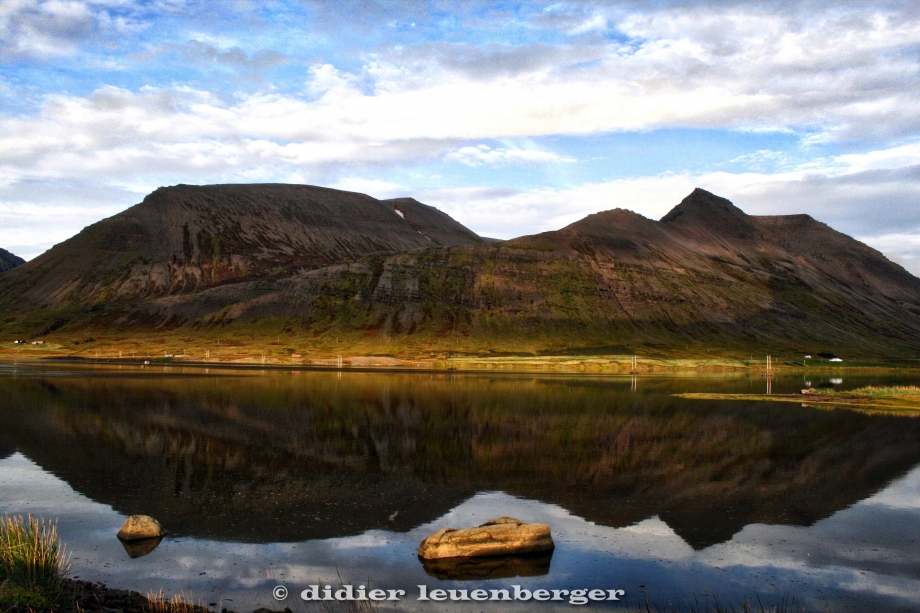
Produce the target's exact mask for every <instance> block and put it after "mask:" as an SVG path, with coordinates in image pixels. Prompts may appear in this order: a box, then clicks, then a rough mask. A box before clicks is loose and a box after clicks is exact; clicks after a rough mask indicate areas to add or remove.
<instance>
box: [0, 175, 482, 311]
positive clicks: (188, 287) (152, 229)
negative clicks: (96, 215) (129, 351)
mask: <svg viewBox="0 0 920 613" xmlns="http://www.w3.org/2000/svg"><path fill="white" fill-rule="evenodd" d="M484 243H485V241H484V240H483V239H481V238H480V237H478V236H477V235H476V234H475V233H473V232H471V231H470V230H469V229H467V228H465V227H463V226H462V225H461V224H459V223H457V222H456V221H454V220H453V219H451V218H450V217H449V216H448V215H446V214H444V213H442V212H440V211H438V210H437V209H435V208H433V207H430V206H426V205H424V204H422V203H420V202H417V201H415V200H413V199H411V198H403V199H399V200H390V201H380V200H376V199H374V198H371V197H370V196H366V195H364V194H356V193H352V192H344V191H340V190H334V189H327V188H322V187H313V186H308V185H274V184H269V185H210V186H192V185H177V186H174V187H163V188H160V189H158V190H156V191H155V192H153V193H152V194H150V195H149V196H147V197H146V198H144V201H143V202H141V203H140V204H138V205H135V206H133V207H131V208H129V209H127V210H126V211H124V212H122V213H119V214H118V215H115V216H113V217H110V218H108V219H104V220H102V221H100V222H98V223H95V224H93V225H91V226H89V227H87V228H85V229H84V230H83V231H82V232H80V233H79V234H77V235H76V236H74V237H73V238H70V239H68V240H66V241H64V242H63V243H61V244H59V245H56V246H55V247H54V248H52V249H50V250H49V251H48V252H46V253H44V254H42V255H41V256H39V257H37V258H35V259H34V260H32V261H31V262H29V263H28V264H27V265H26V266H25V267H23V268H22V269H21V270H17V271H16V273H14V274H13V275H9V276H7V277H4V279H3V283H2V284H0V296H5V297H7V299H6V300H3V299H0V300H3V303H5V304H6V305H7V306H26V305H28V306H32V307H34V306H43V307H54V306H60V305H68V304H101V303H102V304H107V303H110V302H112V301H132V300H144V299H150V298H152V297H156V296H163V295H169V294H176V293H191V292H199V291H201V290H204V289H206V288H208V287H212V286H215V285H221V284H225V283H228V282H231V281H240V280H244V279H253V280H254V279H259V280H264V279H271V278H276V277H278V276H279V275H284V274H288V275H289V274H291V272H293V271H295V270H299V269H316V268H322V267H325V266H329V265H331V264H336V263H339V262H345V261H351V260H355V259H358V258H361V257H363V256H366V255H369V254H372V253H384V252H397V251H408V250H412V249H420V248H424V247H430V246H445V245H447V246H450V245H476V244H484Z"/></svg>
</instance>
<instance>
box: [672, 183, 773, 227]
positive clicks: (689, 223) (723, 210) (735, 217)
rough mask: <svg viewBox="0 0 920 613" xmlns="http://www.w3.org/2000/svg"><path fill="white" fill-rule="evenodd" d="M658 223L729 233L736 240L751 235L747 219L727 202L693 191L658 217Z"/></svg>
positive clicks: (750, 224)
mask: <svg viewBox="0 0 920 613" xmlns="http://www.w3.org/2000/svg"><path fill="white" fill-rule="evenodd" d="M661 223H665V224H674V225H675V227H678V228H687V229H690V228H693V229H697V230H705V231H708V232H710V233H712V234H729V235H732V236H735V237H737V238H750V237H752V236H754V234H755V232H756V228H755V226H754V224H753V223H752V222H751V218H750V217H749V216H748V215H747V213H745V212H744V211H742V210H741V209H739V208H738V207H736V206H735V205H734V204H732V202H731V201H730V200H727V199H725V198H721V197H719V196H716V195H715V194H713V193H710V192H707V191H706V190H704V189H700V188H698V187H697V188H696V189H694V190H693V191H692V192H691V193H690V195H689V196H687V197H686V198H684V199H683V200H681V202H680V204H678V205H677V206H675V207H674V208H673V209H671V210H670V211H669V212H668V214H667V215H665V216H664V217H662V218H661Z"/></svg>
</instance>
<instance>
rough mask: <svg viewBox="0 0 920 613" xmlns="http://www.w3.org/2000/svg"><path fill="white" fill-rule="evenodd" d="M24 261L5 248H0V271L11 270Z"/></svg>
mask: <svg viewBox="0 0 920 613" xmlns="http://www.w3.org/2000/svg"><path fill="white" fill-rule="evenodd" d="M25 263H26V261H25V260H24V259H22V258H21V257H19V256H18V255H14V254H12V253H10V252H9V251H7V250H6V249H2V248H0V272H6V271H8V270H12V269H14V268H16V267H17V266H22V265H23V264H25Z"/></svg>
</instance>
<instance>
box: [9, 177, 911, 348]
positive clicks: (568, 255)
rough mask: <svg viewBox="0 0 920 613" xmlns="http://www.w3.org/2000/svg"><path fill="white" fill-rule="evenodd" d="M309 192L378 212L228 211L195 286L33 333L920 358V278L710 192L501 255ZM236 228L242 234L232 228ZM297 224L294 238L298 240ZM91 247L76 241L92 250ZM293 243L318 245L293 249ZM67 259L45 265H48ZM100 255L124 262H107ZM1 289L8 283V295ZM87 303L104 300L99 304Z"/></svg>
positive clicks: (607, 216) (819, 228)
mask: <svg viewBox="0 0 920 613" xmlns="http://www.w3.org/2000/svg"><path fill="white" fill-rule="evenodd" d="M288 187H289V186H281V187H278V189H279V190H282V188H284V189H287V188H288ZM182 189H190V188H182ZM194 189H200V190H201V193H221V191H220V190H225V189H227V190H231V191H233V190H240V188H239V187H238V186H233V187H212V188H194ZM262 189H265V187H264V186H263V187H262ZM272 189H275V188H274V187H272ZM298 189H304V190H306V193H309V194H332V195H335V197H336V198H338V199H339V200H338V201H341V202H342V203H344V204H343V207H342V209H341V210H348V211H350V212H353V211H356V210H360V211H363V212H364V216H363V217H360V218H359V219H360V223H347V222H348V220H349V218H348V217H347V216H344V215H343V218H339V217H335V216H333V215H330V214H329V213H323V214H322V215H316V216H314V217H308V216H306V215H304V217H303V218H302V220H301V221H302V223H303V226H304V228H300V226H299V225H297V224H292V223H287V224H286V226H285V225H284V224H280V222H278V221H277V220H279V219H282V218H283V217H284V216H283V215H281V214H278V213H272V214H270V215H264V216H262V217H264V218H265V220H264V221H263V220H262V218H259V220H258V222H259V223H258V224H256V221H257V220H256V216H255V214H254V213H252V212H247V213H246V216H245V218H244V219H245V222H246V224H248V225H246V226H245V231H243V230H241V229H239V227H238V226H237V225H234V224H235V223H237V222H236V220H237V219H238V217H233V216H232V215H231V214H230V213H229V212H226V213H225V215H223V214H222V215H220V216H217V219H218V220H219V221H220V224H222V225H220V224H218V223H217V222H209V223H210V224H211V225H209V226H208V229H207V231H206V232H208V233H212V232H224V233H223V234H219V236H220V239H219V240H220V245H221V253H222V254H225V253H230V252H231V250H232V253H233V255H232V256H228V257H227V258H224V259H221V260H219V261H220V262H223V263H224V264H222V265H220V266H217V267H216V268H215V267H213V266H211V267H209V265H210V262H212V261H213V260H208V259H207V257H205V255H203V254H205V253H207V249H202V248H201V245H202V244H203V242H204V239H202V238H196V240H197V241H198V242H197V243H196V242H195V241H191V243H190V244H191V245H192V247H191V248H190V249H189V250H187V252H188V253H189V254H190V255H188V256H185V255H184V254H185V252H182V253H183V257H185V258H186V259H185V260H181V262H178V263H175V264H171V266H172V267H173V269H181V270H191V271H192V272H191V273H185V277H183V276H182V275H179V274H173V273H171V274H172V276H168V279H170V280H181V279H186V281H185V284H184V285H182V284H178V285H177V284H176V283H173V285H167V284H166V283H165V282H164V283H163V284H161V285H160V286H157V287H158V288H159V290H158V291H151V290H149V289H147V290H146V291H147V293H146V294H145V293H144V291H142V290H141V289H137V285H132V284H131V283H126V282H122V284H121V285H120V286H118V288H119V289H118V293H117V295H118V296H121V297H123V298H124V300H123V301H122V302H120V303H116V304H113V305H108V306H105V307H99V309H98V311H97V312H93V313H91V314H89V315H87V313H86V312H84V313H83V314H81V315H78V316H75V315H73V314H68V313H63V312H56V311H54V310H52V309H46V310H45V311H42V313H45V315H43V316H42V318H43V320H41V321H40V319H41V318H39V319H34V320H33V321H34V322H35V323H34V324H29V325H32V326H33V327H34V328H35V330H34V331H32V333H33V334H37V333H40V332H41V331H42V330H46V329H47V328H46V326H48V321H47V320H48V319H50V318H51V317H55V320H54V322H55V323H54V326H56V327H57V326H62V325H63V326H68V325H69V326H73V327H79V326H83V325H86V324H87V323H94V322H96V323H98V322H114V323H115V324H116V325H117V327H119V328H122V329H132V328H133V329H140V330H150V329H151V328H157V327H163V326H167V327H173V326H179V325H190V326H193V327H196V328H197V327H202V326H204V327H207V326H214V325H218V324H219V325H221V326H226V325H237V326H246V325H250V324H252V323H256V322H259V321H265V320H268V319H271V320H272V321H276V322H279V321H280V322H283V323H281V328H283V329H284V330H286V331H287V332H288V333H292V334H298V333H302V334H304V335H305V336H307V337H310V338H314V339H318V340H317V342H321V339H323V338H326V337H327V336H329V335H331V336H332V338H334V339H337V342H338V341H341V340H342V339H345V340H344V342H355V343H357V342H358V341H359V340H360V342H361V343H363V344H362V345H361V346H362V347H363V349H361V350H363V351H367V350H368V348H367V347H369V346H370V345H368V343H372V342H373V339H379V340H380V341H381V342H385V343H387V344H388V346H389V349H388V350H387V351H394V350H396V351H400V345H399V343H403V346H405V347H410V346H418V345H419V343H421V344H422V345H424V347H425V348H426V350H427V348H432V349H434V348H451V349H457V348H458V344H459V343H460V340H461V339H464V344H465V346H466V347H468V348H479V349H481V350H488V348H490V347H493V346H499V347H506V346H507V347H508V349H511V348H512V347H516V346H518V343H524V342H526V343H528V344H529V346H530V347H531V349H532V350H537V351H545V352H555V351H560V350H563V351H565V350H575V349H578V348H580V349H581V350H585V351H590V350H591V348H596V349H597V350H602V349H603V348H604V347H612V346H622V345H624V344H630V345H637V344H642V345H645V346H647V348H649V349H652V348H658V349H661V350H668V349H675V348H680V349H685V348H689V347H691V346H707V347H719V346H721V347H727V348H734V349H741V350H743V351H746V350H747V349H752V350H754V349H755V348H757V349H756V350H757V351H760V349H759V348H768V347H770V348H772V349H771V350H786V349H788V350H790V351H793V352H795V353H798V352H799V351H805V352H809V353H811V352H816V351H817V350H819V349H831V350H838V351H844V350H846V351H849V352H850V353H851V354H856V353H858V354H859V355H861V356H900V357H912V358H913V357H916V355H917V351H918V350H920V279H917V278H916V277H913V276H912V275H910V274H909V273H907V272H906V271H905V270H904V269H903V268H901V267H900V266H898V265H897V264H894V263H892V262H890V261H889V260H888V259H886V258H885V257H884V256H883V255H882V254H881V253H879V252H877V251H875V250H874V249H871V248H869V247H867V246H866V245H864V244H862V243H860V242H858V241H856V240H854V239H852V238H850V237H848V236H846V235H844V234H841V233H839V232H836V231H834V230H833V229H831V228H829V227H828V226H826V225H825V224H822V223H819V222H817V221H815V220H813V219H811V218H810V217H808V216H807V215H794V216H784V217H756V216H750V215H747V214H745V213H744V212H743V211H741V210H740V209H738V208H737V207H735V206H734V205H733V204H732V203H731V202H729V201H728V200H725V199H723V198H719V197H717V196H714V195H713V194H710V193H708V192H706V191H703V190H696V191H694V192H693V193H692V194H690V195H689V196H688V197H687V198H685V199H684V200H683V201H682V202H681V203H680V204H679V205H677V206H676V207H675V208H674V209H673V210H672V211H671V212H670V213H668V214H667V215H665V216H664V217H663V218H662V220H661V221H654V220H650V219H646V218H644V217H642V216H640V215H637V214H636V213H632V212H630V211H624V210H620V209H616V210H612V211H604V212H601V213H597V214H594V215H589V216H588V217H586V218H585V219H582V220H580V221H578V222H576V223H573V224H571V225H569V226H567V227H565V228H563V229H561V230H558V231H555V232H546V233H543V234H538V235H534V236H525V237H521V238H517V239H514V240H510V241H506V242H503V243H500V244H497V245H496V244H482V242H484V240H485V239H478V237H476V236H475V235H472V234H471V233H468V232H469V231H468V230H466V229H465V228H463V227H462V226H460V225H459V224H456V222H454V221H453V220H451V219H450V218H448V217H447V216H446V215H443V214H442V213H440V212H438V211H436V210H434V209H432V208H431V207H426V206H425V205H421V204H419V203H417V202H415V201H413V200H411V199H400V200H392V201H376V200H373V199H370V198H368V197H366V196H360V195H358V194H344V193H343V192H334V191H332V190H320V189H319V188H295V187H291V190H292V191H295V192H296V191H297V190H298ZM161 191H168V190H161ZM157 193H159V192H157ZM196 193H197V192H196ZM234 193H237V192H234ZM154 195H156V194H154ZM311 197H313V198H316V199H318V198H319V197H318V196H312V195H311ZM151 198H153V196H151ZM145 202H146V201H145ZM345 204H347V206H345ZM142 206H143V205H142ZM277 207H278V208H277V210H287V209H285V208H284V205H281V204H279V205H277ZM348 207H351V208H348ZM375 207H376V208H375ZM136 208H140V207H136ZM180 208H181V207H180ZM238 208H239V207H233V208H228V209H222V211H231V210H232V211H236V210H237V209H238ZM316 208H317V209H318V208H319V207H316ZM397 209H398V210H399V212H400V213H401V214H399V215H398V214H396V213H395V211H396V210H397ZM311 210H313V209H311ZM368 211H370V212H368ZM128 212H130V211H128ZM128 212H126V213H128ZM233 214H234V215H237V213H236V212H234V213H233ZM167 217H168V218H169V219H173V218H174V217H175V216H167ZM203 218H204V216H203V215H198V216H197V217H195V219H203ZM113 219H115V218H113ZM273 220H274V221H273ZM314 220H316V221H314ZM109 221H110V220H109ZM269 221H272V223H274V224H276V225H271V226H270V229H271V232H272V234H271V236H283V237H284V240H281V239H277V240H268V239H267V238H265V237H267V236H269V230H268V228H269V226H268V224H269ZM104 223H105V222H103V225H104ZM279 224H280V225H279ZM148 225H152V226H155V227H161V226H162V227H170V228H173V232H174V234H175V235H176V236H182V233H183V232H184V222H182V223H178V222H174V223H172V224H171V225H170V224H160V225H159V226H157V225H156V224H153V223H151V224H148ZM282 226H284V227H282ZM189 227H190V230H189V232H188V235H189V236H191V237H200V236H205V234H202V230H200V229H198V226H194V227H192V226H191V224H190V225H189ZM226 227H230V228H237V229H235V230H233V231H225V230H221V229H220V228H226ZM212 228H213V229H212ZM253 228H259V232H256V231H255V230H254V229H253ZM290 228H297V230H296V234H295V233H294V231H293V230H291V229H290ZM320 228H322V230H321V229H320ZM372 228H376V231H372V230H371V229H372ZM193 230H194V231H193ZM208 236H211V234H208ZM253 236H256V237H262V238H261V240H258V241H256V240H255V239H253V238H252V237H253ZM77 238H80V237H76V238H75V239H72V241H74V242H75V243H79V242H80V241H77V240H76V239H77ZM477 239H478V240H479V241H480V243H479V244H474V242H475V241H476V240H477ZM81 240H82V239H81ZM121 240H125V239H124V238H122V239H121ZM144 240H145V241H147V243H149V242H150V240H149V239H146V238H145V239H144ZM295 240H299V241H302V242H301V243H298V244H302V245H304V246H303V247H302V248H297V249H294V248H291V247H289V245H290V242H293V241H295ZM288 241H290V242H288ZM85 242H86V241H84V244H85ZM137 243H138V244H147V243H145V242H144V241H137ZM433 243H436V245H433ZM464 243H466V244H464ZM195 245H197V247H195ZM224 245H233V247H227V248H225V247H224ZM317 245H322V246H324V248H326V247H328V250H327V251H323V250H322V249H321V248H320V247H317ZM401 245H404V246H401ZM333 247H334V248H333ZM57 249H58V248H55V250H57ZM124 249H127V246H125V247H124ZM144 249H147V247H145V248H144ZM172 249H173V252H175V249H176V248H175V247H172ZM55 250H52V252H49V254H46V255H48V256H49V257H48V258H47V259H46V260H45V261H46V262H49V263H50V261H51V255H52V254H54V252H55ZM362 250H363V251H362ZM60 251H61V252H62V253H64V252H65V251H64V250H63V249H62V250H60ZM136 251H139V252H141V253H146V251H143V249H137V250H136ZM395 251H399V252H398V253H394V252H395ZM166 252H168V251H166ZM87 253H94V254H95V255H94V256H93V257H96V258H98V259H99V260H100V261H105V259H106V257H108V258H109V259H111V256H108V255H106V254H108V253H110V252H108V251H100V250H97V251H91V250H88V251H87ZM242 253H245V254H246V255H238V254H242ZM55 257H58V259H60V257H61V256H59V255H55ZM81 257H83V258H84V261H85V260H86V258H87V257H88V256H87V255H85V254H84V255H83V256H81ZM142 257H150V256H142ZM159 257H162V256H159ZM222 257H223V256H222ZM43 258H45V256H42V258H39V260H42V259H43ZM234 258H243V259H244V263H245V265H243V264H240V265H237V266H236V267H234V266H233V265H232V264H233V262H234V261H236V260H234ZM55 261H57V260H55ZM188 262H191V263H192V264H189V263H188ZM227 262H229V264H227ZM39 264H43V262H39V261H38V260H36V261H35V262H30V263H29V264H28V265H26V266H23V267H22V268H21V269H19V270H17V271H15V272H14V273H10V276H11V277H14V276H16V278H17V279H25V280H27V281H28V282H29V283H30V285H29V286H28V287H29V288H30V289H29V291H30V292H32V293H33V294H34V298H33V299H34V300H36V301H39V303H40V304H50V303H51V302H52V301H53V300H54V299H56V296H57V294H55V295H52V296H50V297H49V295H48V294H47V293H45V294H42V293H41V292H42V290H43V287H44V286H43V285H42V283H43V282H41V277H40V276H39V273H41V274H48V275H49V276H50V275H51V274H52V272H54V271H49V272H48V273H44V272H42V270H41V268H40V266H39ZM66 264H67V263H66V262H64V263H62V264H61V266H62V267H66ZM132 266H140V265H138V264H132ZM144 266H146V268H143V267H142V268H140V269H139V270H141V273H142V274H136V275H134V276H133V277H129V279H130V278H135V277H137V278H142V279H145V278H148V277H150V276H151V275H152V272H149V271H150V270H152V269H153V268H154V267H153V265H150V264H144ZM183 266H184V267H185V268H182V267H183ZM110 268H111V266H110ZM84 269H85V265H84ZM131 270H135V269H134V268H132V269H131ZM215 270H216V271H217V273H215V272H214V271H215ZM292 271H293V272H292ZM56 274H59V275H60V276H61V277H63V278H65V279H78V280H74V281H72V285H63V284H62V283H61V282H58V284H57V285H56V286H53V287H63V288H65V289H67V290H68V291H70V295H71V296H75V295H76V296H78V295H80V293H79V292H80V291H89V290H90V289H91V288H92V286H91V283H90V281H88V280H87V278H86V277H75V274H76V273H74V272H67V274H60V273H56ZM234 274H235V275H236V276H235V277H234V276H233V275H234ZM17 275H18V276H17ZM144 275H147V276H146V277H145V276H144ZM36 277H38V279H39V280H38V281H36V280H35V278H36ZM4 281H6V279H5V278H0V284H2V283H3V282H4ZM73 288H76V289H73ZM80 288H83V289H80ZM125 288H128V289H131V288H135V289H133V290H131V291H126V289H125ZM132 291H133V293H132ZM91 295H92V296H93V297H94V299H96V300H99V296H100V294H99V293H98V292H97V293H95V294H91ZM87 317H90V319H87ZM13 325H14V326H15V325H17V324H13ZM10 329H12V328H10ZM20 330H24V329H23V328H21V327H20V328H16V333H17V334H18V333H19V331H20ZM30 330H31V329H30ZM24 332H25V333H29V330H24ZM347 339H352V341H348V340H347ZM417 339H421V340H417ZM394 342H395V343H396V345H395V346H394V345H392V343H394ZM339 349H345V347H344V346H340V347H339Z"/></svg>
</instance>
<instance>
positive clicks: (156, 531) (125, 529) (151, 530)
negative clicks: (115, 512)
mask: <svg viewBox="0 0 920 613" xmlns="http://www.w3.org/2000/svg"><path fill="white" fill-rule="evenodd" d="M164 534H166V530H164V529H163V526H161V525H160V522H158V521H157V520H155V519H154V518H152V517H150V516H149V515H132V516H131V517H129V518H128V519H127V520H126V521H125V524H124V525H123V526H122V527H121V530H119V531H118V538H120V539H121V540H123V541H136V540H138V539H149V538H157V537H160V536H163V535H164Z"/></svg>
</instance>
